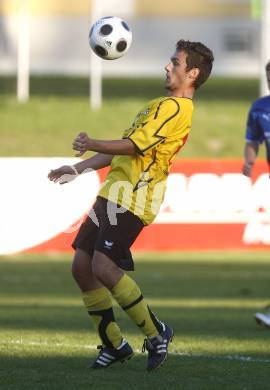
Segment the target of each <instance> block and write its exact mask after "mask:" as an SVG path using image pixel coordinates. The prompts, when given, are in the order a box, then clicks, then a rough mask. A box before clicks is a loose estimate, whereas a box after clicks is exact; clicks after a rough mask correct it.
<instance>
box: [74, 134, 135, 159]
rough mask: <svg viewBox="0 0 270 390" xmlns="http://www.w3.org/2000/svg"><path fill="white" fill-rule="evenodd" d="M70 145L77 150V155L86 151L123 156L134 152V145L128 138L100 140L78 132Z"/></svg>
mask: <svg viewBox="0 0 270 390" xmlns="http://www.w3.org/2000/svg"><path fill="white" fill-rule="evenodd" d="M72 147H73V149H74V150H77V151H78V152H79V153H78V154H77V155H76V156H77V157H80V156H82V155H83V154H84V153H85V152H86V151H92V152H98V153H104V154H109V155H125V156H129V155H131V156H132V155H135V154H136V148H135V145H134V144H133V142H132V141H131V140H129V139H120V140H114V141H102V140H96V139H92V138H89V137H88V135H87V134H86V133H80V134H78V136H77V137H76V138H75V140H74V141H73V144H72Z"/></svg>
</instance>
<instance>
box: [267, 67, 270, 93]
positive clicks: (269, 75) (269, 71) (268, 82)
mask: <svg viewBox="0 0 270 390" xmlns="http://www.w3.org/2000/svg"><path fill="white" fill-rule="evenodd" d="M266 78H267V84H268V89H269V90H270V70H268V71H267V72H266Z"/></svg>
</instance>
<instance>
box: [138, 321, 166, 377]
mask: <svg viewBox="0 0 270 390" xmlns="http://www.w3.org/2000/svg"><path fill="white" fill-rule="evenodd" d="M162 326H163V331H162V332H161V333H160V334H159V335H157V336H154V337H150V338H148V339H145V340H144V344H143V348H142V352H145V350H147V351H148V361H147V371H152V370H155V369H156V368H158V367H160V366H162V364H163V362H164V361H165V360H166V358H167V355H168V347H169V343H170V341H172V339H173V330H172V328H170V327H169V326H168V325H165V324H162Z"/></svg>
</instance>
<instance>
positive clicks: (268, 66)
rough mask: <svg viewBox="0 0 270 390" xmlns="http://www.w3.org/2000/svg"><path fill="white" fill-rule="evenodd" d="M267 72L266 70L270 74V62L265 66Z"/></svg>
mask: <svg viewBox="0 0 270 390" xmlns="http://www.w3.org/2000/svg"><path fill="white" fill-rule="evenodd" d="M265 70H266V72H270V61H268V62H267V64H266V66H265Z"/></svg>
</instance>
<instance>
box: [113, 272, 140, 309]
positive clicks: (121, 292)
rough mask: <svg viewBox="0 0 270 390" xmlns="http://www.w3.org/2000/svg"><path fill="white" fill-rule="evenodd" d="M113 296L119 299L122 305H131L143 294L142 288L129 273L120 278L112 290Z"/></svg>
mask: <svg viewBox="0 0 270 390" xmlns="http://www.w3.org/2000/svg"><path fill="white" fill-rule="evenodd" d="M111 293H112V296H113V297H114V298H115V299H116V300H117V302H118V304H119V305H120V306H122V307H125V306H126V305H129V304H130V303H131V302H133V301H134V300H136V299H137V298H138V297H140V296H141V290H140V289H139V287H138V285H137V283H136V282H135V281H134V280H133V279H132V278H130V277H129V276H128V275H126V274H124V276H123V277H122V278H121V279H120V280H119V282H118V283H116V285H115V286H114V287H113V289H112V290H111Z"/></svg>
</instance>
